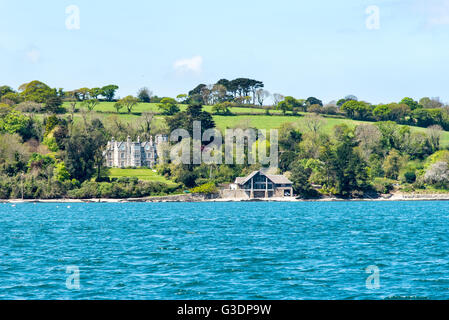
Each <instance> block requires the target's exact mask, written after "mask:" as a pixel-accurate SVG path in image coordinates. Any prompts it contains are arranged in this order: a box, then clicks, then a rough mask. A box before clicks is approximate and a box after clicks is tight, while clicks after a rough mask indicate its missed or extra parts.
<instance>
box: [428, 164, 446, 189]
mask: <svg viewBox="0 0 449 320" xmlns="http://www.w3.org/2000/svg"><path fill="white" fill-rule="evenodd" d="M424 182H425V183H427V184H428V185H431V186H434V187H435V188H440V189H447V188H448V187H449V165H448V163H447V162H444V161H440V162H437V163H435V164H433V165H432V166H431V167H430V168H429V169H428V170H427V171H426V173H425V175H424Z"/></svg>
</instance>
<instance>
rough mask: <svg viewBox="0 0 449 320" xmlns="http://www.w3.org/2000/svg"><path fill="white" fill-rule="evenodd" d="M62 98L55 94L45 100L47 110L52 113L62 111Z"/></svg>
mask: <svg viewBox="0 0 449 320" xmlns="http://www.w3.org/2000/svg"><path fill="white" fill-rule="evenodd" d="M61 106H62V99H61V98H60V97H58V96H53V97H50V98H48V99H47V101H46V102H45V110H47V111H48V112H51V113H59V112H60V111H61Z"/></svg>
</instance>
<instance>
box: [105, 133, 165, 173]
mask: <svg viewBox="0 0 449 320" xmlns="http://www.w3.org/2000/svg"><path fill="white" fill-rule="evenodd" d="M167 142H168V136H166V135H156V136H155V139H154V140H153V137H150V141H145V142H141V141H140V137H138V138H137V142H133V141H131V138H130V137H128V139H127V140H126V141H125V142H122V141H115V140H114V138H112V140H111V141H109V142H108V144H107V147H106V151H105V162H106V163H105V164H106V166H107V167H110V168H126V167H148V168H152V167H153V166H154V165H155V164H156V162H157V158H158V146H160V145H161V144H162V143H167Z"/></svg>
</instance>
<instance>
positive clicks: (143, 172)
mask: <svg viewBox="0 0 449 320" xmlns="http://www.w3.org/2000/svg"><path fill="white" fill-rule="evenodd" d="M109 177H111V178H121V177H127V178H132V177H137V178H138V179H139V180H142V181H154V182H161V183H165V184H167V185H169V186H170V187H174V186H176V183H174V182H173V181H170V180H167V179H166V178H165V177H163V176H160V175H158V174H157V173H156V172H154V171H153V170H151V169H118V168H110V169H109Z"/></svg>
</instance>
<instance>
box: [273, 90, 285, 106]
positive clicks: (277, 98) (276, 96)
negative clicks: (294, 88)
mask: <svg viewBox="0 0 449 320" xmlns="http://www.w3.org/2000/svg"><path fill="white" fill-rule="evenodd" d="M282 100H284V96H283V95H282V94H280V93H273V103H274V105H275V106H277V105H279V102H281V101H282Z"/></svg>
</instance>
